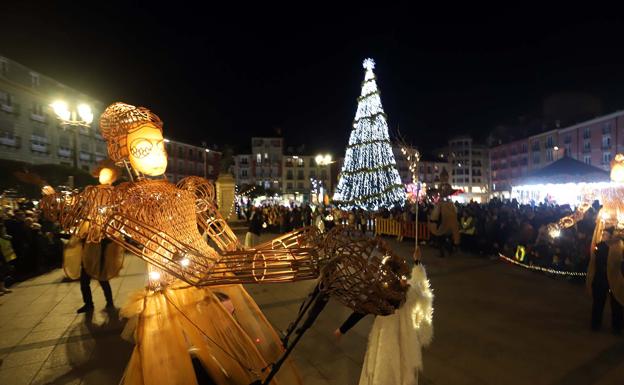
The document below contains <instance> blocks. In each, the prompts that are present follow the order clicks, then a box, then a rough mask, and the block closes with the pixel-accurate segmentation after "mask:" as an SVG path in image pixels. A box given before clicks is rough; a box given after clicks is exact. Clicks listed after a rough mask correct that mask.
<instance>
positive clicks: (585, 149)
mask: <svg viewBox="0 0 624 385" xmlns="http://www.w3.org/2000/svg"><path fill="white" fill-rule="evenodd" d="M589 151H591V142H590V140H589V139H585V140H584V141H583V152H589Z"/></svg>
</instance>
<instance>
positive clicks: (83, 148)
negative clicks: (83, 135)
mask: <svg viewBox="0 0 624 385" xmlns="http://www.w3.org/2000/svg"><path fill="white" fill-rule="evenodd" d="M80 150H81V151H84V152H89V142H80Z"/></svg>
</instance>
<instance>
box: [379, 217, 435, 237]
mask: <svg viewBox="0 0 624 385" xmlns="http://www.w3.org/2000/svg"><path fill="white" fill-rule="evenodd" d="M415 230H416V223H415V222H403V221H397V220H394V219H384V218H376V219H375V235H393V236H395V237H398V238H414V235H415V233H416V231H415ZM430 236H431V234H430V233H429V228H428V227H427V224H426V223H419V224H418V239H419V240H422V241H428V240H429V238H430Z"/></svg>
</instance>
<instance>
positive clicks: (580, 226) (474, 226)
mask: <svg viewBox="0 0 624 385" xmlns="http://www.w3.org/2000/svg"><path fill="white" fill-rule="evenodd" d="M455 207H456V210H457V219H458V223H459V232H460V239H461V241H460V245H459V247H460V248H461V249H463V250H465V251H468V252H471V253H475V254H478V255H482V256H485V257H492V258H495V257H497V255H498V253H501V254H503V255H506V256H509V257H511V258H515V259H517V260H519V261H520V262H523V263H526V264H534V265H538V266H543V267H549V268H554V269H558V270H566V271H585V269H586V267H587V263H588V260H589V252H590V244H591V238H592V234H593V231H594V226H595V220H596V215H597V213H598V209H599V207H600V206H599V204H598V202H594V204H593V205H592V207H591V208H590V209H589V210H588V211H587V212H586V213H585V216H584V218H583V220H581V221H580V222H578V223H577V224H576V225H575V226H572V227H570V228H567V229H563V230H562V231H561V233H560V234H559V235H558V236H557V237H554V238H553V237H552V236H551V235H550V234H548V229H547V227H548V225H549V224H551V223H554V222H557V221H558V220H559V219H561V218H562V217H564V216H566V215H569V214H571V213H572V212H573V208H572V207H570V206H569V205H555V204H547V203H540V204H533V205H525V204H519V203H518V202H517V201H515V200H506V201H502V200H499V199H492V200H490V201H489V202H488V203H486V204H479V203H475V202H470V203H466V204H459V203H456V204H455ZM433 208H434V206H433V204H431V203H421V204H420V205H419V208H418V214H416V209H415V207H414V206H413V205H406V206H404V207H395V208H392V209H390V210H388V209H384V210H381V211H380V212H377V213H374V214H373V213H369V212H366V211H363V210H358V209H354V210H351V211H340V210H338V209H337V208H335V207H331V206H330V207H323V206H316V207H314V208H311V206H309V205H307V204H302V205H300V206H296V205H291V206H283V205H278V204H266V205H261V206H258V207H254V206H251V205H248V206H247V207H244V208H243V209H241V210H240V213H241V214H240V218H241V219H248V220H249V219H251V220H250V227H249V228H250V232H252V233H255V234H256V235H259V234H260V233H261V232H271V233H285V232H288V231H291V230H293V229H296V228H299V227H302V226H308V225H311V224H315V225H317V226H322V227H323V228H324V229H328V228H331V227H332V226H334V225H336V224H348V225H352V226H355V227H357V228H359V229H361V230H362V231H371V232H374V226H375V219H376V218H384V219H389V218H391V219H394V220H396V221H399V222H414V221H415V219H416V215H418V220H419V223H421V224H424V223H427V222H429V221H431V214H432V212H433ZM426 242H430V243H431V244H432V245H434V246H437V247H448V248H452V247H453V245H452V242H450V241H447V242H445V243H444V246H440V242H439V240H438V239H435V237H430V238H429V239H427V240H426Z"/></svg>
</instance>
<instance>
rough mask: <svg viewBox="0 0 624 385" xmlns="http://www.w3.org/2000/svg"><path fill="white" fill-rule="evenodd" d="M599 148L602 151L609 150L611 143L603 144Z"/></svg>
mask: <svg viewBox="0 0 624 385" xmlns="http://www.w3.org/2000/svg"><path fill="white" fill-rule="evenodd" d="M601 148H602V149H603V150H609V149H611V143H603V144H602V146H601Z"/></svg>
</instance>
